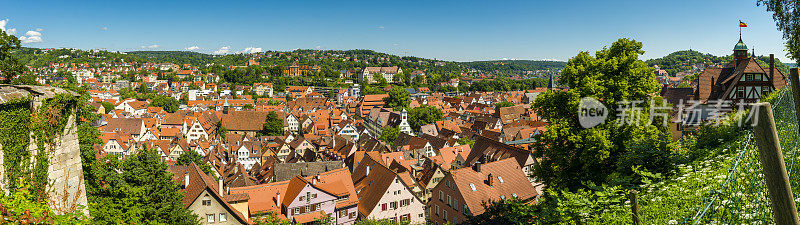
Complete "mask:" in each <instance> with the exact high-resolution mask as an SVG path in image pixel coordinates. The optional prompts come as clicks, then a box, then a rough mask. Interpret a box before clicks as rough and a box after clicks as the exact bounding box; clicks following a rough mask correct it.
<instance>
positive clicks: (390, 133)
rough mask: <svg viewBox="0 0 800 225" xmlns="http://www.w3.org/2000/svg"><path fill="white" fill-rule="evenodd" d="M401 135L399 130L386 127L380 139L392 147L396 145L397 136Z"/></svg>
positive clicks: (382, 130)
mask: <svg viewBox="0 0 800 225" xmlns="http://www.w3.org/2000/svg"><path fill="white" fill-rule="evenodd" d="M399 134H400V130H399V129H397V128H395V127H391V126H385V127H383V129H381V138H380V139H381V140H383V141H384V142H386V143H387V144H389V145H391V144H392V143H394V140H396V139H397V135H399Z"/></svg>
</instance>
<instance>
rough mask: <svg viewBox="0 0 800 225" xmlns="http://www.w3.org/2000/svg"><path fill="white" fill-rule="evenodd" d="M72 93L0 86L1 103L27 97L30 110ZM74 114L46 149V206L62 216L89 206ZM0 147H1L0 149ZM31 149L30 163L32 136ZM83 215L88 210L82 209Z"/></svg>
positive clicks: (0, 172) (1, 174) (2, 174)
mask: <svg viewBox="0 0 800 225" xmlns="http://www.w3.org/2000/svg"><path fill="white" fill-rule="evenodd" d="M61 93H69V94H72V95H76V94H75V93H72V92H68V91H66V90H63V89H60V88H54V87H44V86H28V85H0V104H4V103H6V102H8V101H9V100H11V99H15V98H30V99H31V100H32V102H31V103H32V104H31V107H32V110H36V109H37V108H38V107H39V106H41V105H42V102H43V101H44V100H47V99H50V98H53V97H54V96H56V95H57V94H61ZM75 119H76V118H75V115H74V114H73V115H69V119H68V122H67V125H66V126H65V128H64V131H63V132H62V135H61V136H60V137H58V140H57V141H56V146H54V147H53V148H49V147H47V146H45V148H46V149H48V150H49V151H41V152H43V153H47V154H49V155H48V158H49V159H50V160H49V161H50V163H49V167H48V170H47V172H48V187H47V191H48V194H49V198H50V199H49V204H50V207H51V208H52V209H53V211H54V212H55V213H59V214H63V213H65V212H72V211H75V210H77V206H78V205H82V206H88V201H87V198H86V187H85V185H84V184H85V182H84V179H83V166H82V165H83V164H82V162H81V153H80V145H79V142H78V130H77V127H76V124H75ZM1 149H2V146H0V150H1ZM28 149H30V150H31V155H32V156H31V160H32V161H34V157H35V155H36V154H39V153H40V151H39V149H37V145H36V142H35V141H34V140H33V134H31V142H30V144H29V145H28ZM2 160H3V151H0V177H2V182H0V189H2V190H3V191H5V192H6V193H7V192H8V189H7V187H8V184H7V183H6V182H8V181H7V179H6V174H5V168H3V164H2V162H3V161H2ZM83 211H84V214H87V215H88V211H87V210H86V208H85V207H84V210H83Z"/></svg>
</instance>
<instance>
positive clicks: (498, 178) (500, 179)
mask: <svg viewBox="0 0 800 225" xmlns="http://www.w3.org/2000/svg"><path fill="white" fill-rule="evenodd" d="M497 180H499V181H500V183H501V184H502V183H505V181H503V177H501V176H497Z"/></svg>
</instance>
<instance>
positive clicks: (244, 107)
mask: <svg viewBox="0 0 800 225" xmlns="http://www.w3.org/2000/svg"><path fill="white" fill-rule="evenodd" d="M242 109H254V107H253V104H244V106H242Z"/></svg>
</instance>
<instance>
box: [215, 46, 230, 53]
mask: <svg viewBox="0 0 800 225" xmlns="http://www.w3.org/2000/svg"><path fill="white" fill-rule="evenodd" d="M229 52H231V46H222V47H221V48H219V50H216V51H214V54H215V55H222V54H228V53H229Z"/></svg>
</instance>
